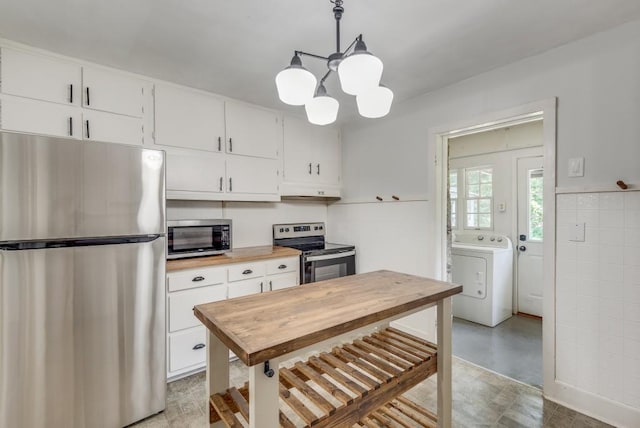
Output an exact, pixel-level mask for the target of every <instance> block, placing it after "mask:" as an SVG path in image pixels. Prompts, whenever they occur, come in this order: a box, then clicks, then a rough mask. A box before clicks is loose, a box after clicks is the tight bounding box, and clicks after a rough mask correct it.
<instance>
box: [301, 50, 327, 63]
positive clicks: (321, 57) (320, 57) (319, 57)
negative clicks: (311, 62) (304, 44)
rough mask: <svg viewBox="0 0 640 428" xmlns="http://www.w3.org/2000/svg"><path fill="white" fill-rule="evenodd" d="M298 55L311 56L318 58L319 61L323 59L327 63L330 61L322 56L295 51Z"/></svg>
mask: <svg viewBox="0 0 640 428" xmlns="http://www.w3.org/2000/svg"><path fill="white" fill-rule="evenodd" d="M295 53H296V55H306V56H310V57H311V58H317V59H322V60H325V61H329V58H327V57H326V56H321V55H316V54H312V53H309V52H303V51H295Z"/></svg>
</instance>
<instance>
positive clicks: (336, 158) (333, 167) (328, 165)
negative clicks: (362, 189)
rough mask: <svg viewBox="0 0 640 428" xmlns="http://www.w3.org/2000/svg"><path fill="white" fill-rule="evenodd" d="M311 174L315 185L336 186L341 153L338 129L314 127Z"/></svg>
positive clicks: (338, 179)
mask: <svg viewBox="0 0 640 428" xmlns="http://www.w3.org/2000/svg"><path fill="white" fill-rule="evenodd" d="M312 141H313V148H312V149H313V152H314V161H315V162H314V164H313V171H312V172H313V174H314V179H315V181H316V182H317V183H321V184H330V185H334V186H338V185H339V184H340V174H341V170H342V151H341V145H340V133H339V131H338V129H336V128H331V127H325V126H316V127H315V129H314V138H313V140H312Z"/></svg>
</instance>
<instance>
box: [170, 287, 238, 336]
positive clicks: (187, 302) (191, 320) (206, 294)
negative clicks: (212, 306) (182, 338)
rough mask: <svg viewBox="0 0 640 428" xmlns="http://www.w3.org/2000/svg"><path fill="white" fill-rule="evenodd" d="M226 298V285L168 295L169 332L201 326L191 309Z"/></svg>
mask: <svg viewBox="0 0 640 428" xmlns="http://www.w3.org/2000/svg"><path fill="white" fill-rule="evenodd" d="M226 298H227V285H226V284H221V285H212V286H210V287H203V288H195V289H193V290H185V291H176V292H175V293H169V298H168V300H169V303H168V311H169V332H174V331H178V330H184V329H185V328H190V327H196V326H199V325H201V323H200V321H198V319H197V318H196V317H195V316H194V315H193V307H194V306H195V305H200V304H203V303H208V302H217V301H219V300H225V299H226Z"/></svg>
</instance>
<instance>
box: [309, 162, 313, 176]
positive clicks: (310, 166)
mask: <svg viewBox="0 0 640 428" xmlns="http://www.w3.org/2000/svg"><path fill="white" fill-rule="evenodd" d="M312 167H313V165H311V162H309V175H311V168H312Z"/></svg>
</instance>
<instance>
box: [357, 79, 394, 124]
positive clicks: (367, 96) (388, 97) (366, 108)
mask: <svg viewBox="0 0 640 428" xmlns="http://www.w3.org/2000/svg"><path fill="white" fill-rule="evenodd" d="M392 102H393V92H392V91H391V89H389V88H387V87H386V86H382V85H380V86H378V87H375V88H373V89H369V90H368V91H366V92H363V93H361V94H359V95H358V96H356V103H357V104H358V112H359V113H360V115H361V116H363V117H368V118H371V119H376V118H378V117H383V116H386V115H387V114H388V113H389V110H391V103H392Z"/></svg>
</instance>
